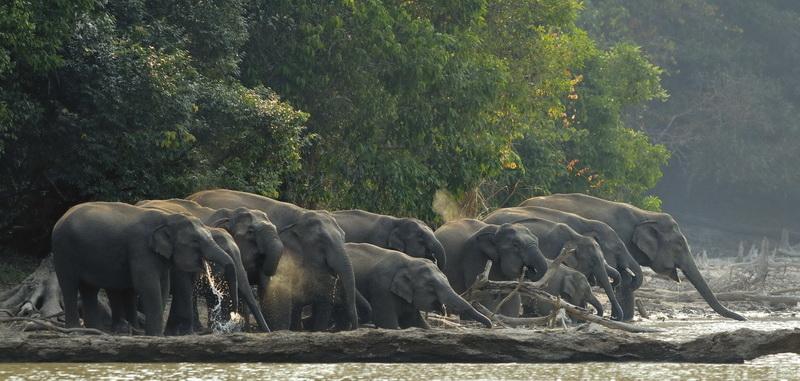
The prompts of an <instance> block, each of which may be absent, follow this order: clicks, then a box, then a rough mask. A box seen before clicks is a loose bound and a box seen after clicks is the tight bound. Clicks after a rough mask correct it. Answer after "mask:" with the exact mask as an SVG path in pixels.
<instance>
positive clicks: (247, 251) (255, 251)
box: [136, 199, 283, 332]
mask: <svg viewBox="0 0 800 381" xmlns="http://www.w3.org/2000/svg"><path fill="white" fill-rule="evenodd" d="M136 205H137V206H141V207H146V208H156V209H162V210H167V211H171V212H173V213H188V214H191V215H193V216H195V217H198V218H200V219H201V221H203V223H205V224H206V225H209V226H212V227H219V228H222V229H224V230H225V231H226V232H227V233H228V234H230V235H231V236H232V238H233V242H231V243H228V242H227V237H224V236H222V234H217V235H216V236H214V238H215V239H216V240H217V243H219V244H220V246H221V247H223V248H225V247H226V246H227V247H231V250H226V252H227V253H228V254H229V255H231V257H232V258H233V259H234V262H235V263H236V266H237V267H239V268H240V269H241V270H242V274H243V276H242V277H241V278H240V279H239V293H240V295H242V297H243V298H244V300H245V302H246V304H247V306H248V308H249V309H250V311H251V312H252V313H253V316H254V317H255V319H256V323H258V326H259V327H260V328H261V329H262V330H264V331H269V328H268V326H267V323H266V321H265V320H264V316H263V315H262V313H261V309H260V308H258V306H257V303H256V299H255V296H254V295H253V292H252V289H251V288H250V285H257V286H258V288H257V289H258V293H259V299H262V298H261V297H262V296H263V295H262V294H263V292H264V289H265V287H266V284H267V278H268V277H269V276H272V275H275V271H276V269H277V267H278V261H279V260H280V258H281V255H282V253H283V243H282V242H281V240H280V237H278V231H277V229H276V228H275V225H273V224H272V222H270V220H269V218H268V217H267V215H266V214H265V213H264V212H262V211H259V210H253V209H248V208H235V209H227V208H222V209H212V208H207V207H204V206H202V205H200V204H198V203H196V202H194V201H189V200H183V199H169V200H146V201H140V202H138V203H137V204H136ZM212 235H214V233H213V230H212ZM234 247H235V249H234ZM189 278H191V276H189ZM181 283H182V284H183V286H182V287H186V285H187V284H189V283H190V282H189V281H187V280H185V279H183V280H182V281H181ZM175 286H176V284H175V282H173V287H175ZM180 291H181V292H185V291H183V290H180ZM188 291H189V292H191V289H189V290H188ZM170 312H172V309H170ZM179 314H180V316H181V317H182V318H181V319H179V321H177V322H173V321H171V320H167V329H168V332H170V331H172V330H173V327H174V325H175V324H179V325H181V326H183V325H185V324H186V322H185V321H183V319H184V318H186V317H187V315H185V314H183V313H182V312H179ZM170 316H172V313H171V314H170Z"/></svg>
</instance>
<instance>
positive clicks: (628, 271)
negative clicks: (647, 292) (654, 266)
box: [625, 267, 636, 278]
mask: <svg viewBox="0 0 800 381" xmlns="http://www.w3.org/2000/svg"><path fill="white" fill-rule="evenodd" d="M625 272H627V273H628V275H630V276H632V277H634V278H635V277H636V273H634V272H633V270H631V268H630V267H626V268H625Z"/></svg>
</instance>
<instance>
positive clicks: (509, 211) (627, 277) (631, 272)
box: [486, 206, 644, 316]
mask: <svg viewBox="0 0 800 381" xmlns="http://www.w3.org/2000/svg"><path fill="white" fill-rule="evenodd" d="M530 217H537V218H543V219H546V220H549V221H553V222H560V223H563V224H566V225H567V226H569V227H571V228H572V229H573V230H575V231H576V232H577V233H578V234H582V235H585V236H587V237H592V238H594V239H595V241H597V243H598V244H599V245H600V250H602V251H603V257H604V258H605V260H606V263H608V264H609V266H611V267H613V268H615V269H616V270H617V271H618V272H619V274H620V278H621V284H620V285H618V287H616V294H617V298H618V301H620V307H622V310H623V316H624V313H625V307H624V306H623V303H622V302H623V301H624V300H627V299H628V297H626V296H624V295H626V294H629V293H632V292H633V291H634V290H636V289H638V288H639V287H640V286H641V285H642V280H643V279H644V278H643V276H642V268H641V266H639V263H638V262H636V260H635V259H633V256H631V254H630V252H629V251H628V248H627V247H626V246H625V243H624V242H622V240H621V239H620V238H619V236H618V235H617V233H616V232H615V231H614V229H611V227H610V226H608V225H607V224H606V223H604V222H601V221H597V220H590V219H588V218H583V217H581V216H579V215H577V214H573V213H568V212H562V211H560V210H555V209H549V208H544V207H539V206H527V207H515V208H503V209H498V210H496V211H494V212H492V213H491V214H489V216H487V217H486V218H491V219H492V220H493V221H495V222H514V221H518V220H522V219H526V218H530Z"/></svg>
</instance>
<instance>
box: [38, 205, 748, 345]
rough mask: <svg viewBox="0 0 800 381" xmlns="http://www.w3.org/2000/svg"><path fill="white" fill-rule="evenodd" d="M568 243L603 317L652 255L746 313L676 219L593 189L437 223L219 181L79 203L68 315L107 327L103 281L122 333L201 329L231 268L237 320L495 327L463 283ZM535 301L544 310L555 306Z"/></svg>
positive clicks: (68, 222) (65, 228) (59, 263)
mask: <svg viewBox="0 0 800 381" xmlns="http://www.w3.org/2000/svg"><path fill="white" fill-rule="evenodd" d="M564 248H570V249H571V250H572V251H573V253H574V254H572V255H570V256H569V257H567V259H566V260H565V261H564V265H565V266H564V265H562V266H560V268H558V269H557V271H556V272H555V274H554V276H553V277H552V278H550V280H549V281H548V283H547V284H546V285H545V286H544V287H545V288H546V290H547V291H548V292H550V293H551V294H553V295H559V296H561V297H562V298H564V299H565V300H567V301H568V302H570V303H572V304H575V305H578V306H582V307H586V305H587V304H588V305H591V306H592V307H593V308H594V309H595V310H596V312H597V314H599V315H602V314H603V304H602V303H601V302H600V301H599V300H598V299H597V298H596V297H595V296H594V294H593V293H592V290H591V286H592V285H597V286H599V287H600V288H601V289H602V290H603V291H604V292H605V294H606V295H607V297H608V301H609V304H610V306H611V316H612V318H614V319H617V320H630V319H632V318H633V311H634V291H635V290H636V289H637V288H638V287H639V286H640V285H641V284H642V266H647V267H650V268H651V269H653V271H655V272H656V273H659V274H664V275H667V276H669V277H671V278H672V279H675V280H676V281H678V280H679V278H678V274H677V269H681V271H682V272H683V274H684V275H685V277H686V278H687V279H688V280H689V281H690V282H691V283H692V284H693V285H694V286H695V287H696V288H697V290H698V291H699V292H700V294H701V295H702V296H703V297H704V298H705V300H706V301H707V302H708V304H709V305H710V306H711V307H712V308H713V309H714V310H715V311H716V312H717V313H719V314H720V315H722V316H725V317H729V318H733V319H737V320H744V318H743V317H742V316H741V315H739V314H737V313H735V312H733V311H730V310H728V309H727V308H725V307H724V306H722V305H721V304H720V303H719V301H718V300H717V298H716V297H715V296H714V294H713V293H712V292H711V290H710V288H709V287H708V285H707V284H706V282H705V280H704V279H703V277H702V276H701V274H700V272H699V271H698V269H697V267H696V266H695V264H694V261H693V259H692V256H691V254H690V251H689V247H688V244H687V242H686V238H685V237H684V236H683V234H682V233H681V232H680V229H679V228H678V225H677V224H676V223H675V221H674V220H673V219H672V217H671V216H670V215H668V214H665V213H656V212H649V211H645V210H641V209H639V208H636V207H633V206H631V205H628V204H623V203H616V202H611V201H606V200H602V199H599V198H595V197H591V196H587V195H583V194H558V195H552V196H543V197H534V198H531V199H528V200H526V201H525V202H523V203H522V204H521V205H520V206H518V207H513V208H504V209H498V210H496V211H494V212H492V213H491V214H489V215H488V216H486V217H485V218H484V219H483V220H482V221H481V220H475V219H460V220H455V221H449V222H447V223H445V224H444V225H442V226H441V227H439V228H438V229H437V230H435V231H434V230H432V229H431V228H430V227H428V226H427V225H426V224H425V223H423V222H422V221H420V220H417V219H413V218H397V217H392V216H385V215H379V214H374V213H370V212H366V211H362V210H345V211H336V212H328V211H323V210H309V209H304V208H301V207H299V206H297V205H294V204H290V203H286V202H281V201H277V200H273V199H270V198H267V197H263V196H259V195H255V194H251V193H245V192H239V191H232V190H225V189H217V190H208V191H201V192H198V193H195V194H192V195H190V196H188V197H186V198H185V199H169V200H146V201H141V202H139V203H137V204H136V205H130V204H124V203H118V202H89V203H84V204H80V205H76V206H74V207H73V208H71V209H70V210H69V211H67V212H66V213H65V214H64V215H63V216H62V217H61V219H59V221H58V222H57V223H56V225H55V227H54V229H53V235H52V250H53V260H54V265H55V269H56V275H57V277H58V281H59V285H60V287H61V292H62V294H63V301H64V312H65V319H66V325H67V327H78V326H80V324H81V322H80V313H79V303H78V302H79V300H80V302H81V303H80V306H82V309H83V320H84V324H85V325H86V326H87V327H92V328H99V327H100V312H101V311H100V307H99V305H98V292H99V290H100V289H103V290H105V293H106V295H107V296H108V300H109V305H110V307H111V317H112V330H114V331H115V332H126V331H128V332H129V331H130V329H131V326H133V325H135V324H136V322H137V314H138V313H139V312H142V313H143V314H144V331H145V333H146V334H147V335H162V334H168V335H175V334H190V333H193V332H196V331H198V330H199V329H200V326H199V324H200V323H199V316H198V313H197V300H198V298H200V297H204V298H205V300H206V302H207V303H208V304H209V306H211V305H213V304H214V303H217V301H216V299H215V298H213V297H212V290H211V286H209V285H208V284H207V283H208V281H205V282H204V281H203V280H204V279H218V280H222V284H223V285H224V288H225V291H226V292H225V293H224V294H225V295H224V297H223V302H222V303H221V306H219V308H221V309H222V311H223V313H222V316H223V317H224V318H227V317H228V316H229V315H230V317H231V318H233V317H235V316H236V312H237V311H238V310H239V300H240V299H241V300H242V301H243V304H245V305H246V306H247V309H248V310H249V312H248V313H246V314H245V316H246V317H249V316H250V314H252V316H253V317H254V318H255V322H256V324H257V325H258V327H259V328H260V329H261V330H262V331H269V330H270V329H272V330H283V329H291V330H329V329H336V330H350V329H356V328H358V327H359V324H360V323H372V324H374V325H375V326H376V327H379V328H393V329H397V328H408V327H422V328H427V327H428V325H427V323H426V320H425V319H424V318H423V317H422V315H421V313H422V312H438V313H455V314H458V315H460V316H461V317H462V318H465V319H471V320H474V321H477V322H479V323H482V324H483V325H485V326H487V327H491V325H492V323H491V321H490V320H489V319H488V318H487V317H486V316H484V315H482V314H481V313H479V312H478V311H476V310H475V308H473V306H472V305H471V304H470V303H469V302H467V301H466V300H464V299H463V298H462V297H461V296H460V295H459V294H460V293H463V292H464V291H466V290H467V289H468V288H469V287H470V285H471V284H472V283H473V282H474V281H475V279H476V277H477V276H478V275H479V274H480V273H481V272H483V271H484V268H485V266H486V264H487V262H488V261H490V260H491V261H492V266H491V269H490V271H489V279H491V280H516V279H518V278H519V277H520V276H522V275H523V274H524V276H525V277H526V278H528V279H530V280H533V281H535V280H538V279H540V278H541V277H542V276H543V275H544V273H545V272H546V271H547V269H548V265H549V260H552V259H555V257H556V256H558V254H559V253H560V252H561V251H562V249H564ZM204 272H207V273H208V275H209V276H208V277H203V276H202V275H203V273H204ZM198 285H199V286H198ZM253 286H255V289H256V292H255V294H254V292H253ZM170 295H171V300H172V301H171V303H170V304H169V305H170V308H169V312H168V316H167V319H166V324H164V309H165V305H166V304H167V303H166V301H167V300H168V299H169V296H170ZM79 297H80V298H79ZM481 302H483V303H485V304H486V305H487V306H489V307H490V308H493V309H497V311H499V313H502V314H504V315H507V316H518V315H520V314H521V313H522V312H523V303H522V300H520V298H519V296H515V297H512V298H509V299H507V300H506V301H505V302H504V304H503V305H502V306H498V305H497V304H499V303H498V301H497V300H488V301H481ZM526 308H527V312H532V313H539V314H546V313H548V309H549V306H548V305H535V304H534V305H532V306H528V305H527V304H526Z"/></svg>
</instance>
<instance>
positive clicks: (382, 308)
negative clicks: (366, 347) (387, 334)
mask: <svg viewBox="0 0 800 381" xmlns="http://www.w3.org/2000/svg"><path fill="white" fill-rule="evenodd" d="M370 304H371V305H372V322H373V323H375V326H376V327H378V328H387V329H398V328H400V324H399V321H398V320H399V319H398V316H397V310H396V308H395V306H394V305H393V302H392V300H391V299H388V300H384V301H377V300H372V301H370Z"/></svg>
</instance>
